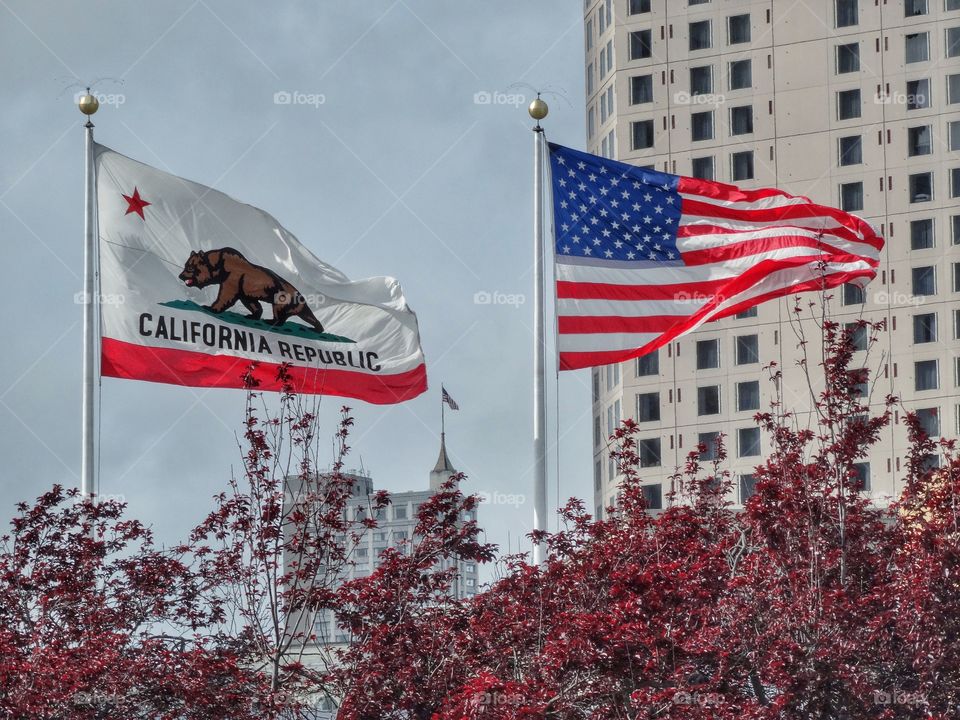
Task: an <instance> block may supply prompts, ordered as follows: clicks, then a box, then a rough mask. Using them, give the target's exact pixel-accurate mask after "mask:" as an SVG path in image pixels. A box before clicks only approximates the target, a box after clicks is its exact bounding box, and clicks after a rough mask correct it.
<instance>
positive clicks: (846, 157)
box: [840, 135, 863, 166]
mask: <svg viewBox="0 0 960 720" xmlns="http://www.w3.org/2000/svg"><path fill="white" fill-rule="evenodd" d="M862 162H863V142H862V138H861V137H860V136H859V135H850V136H849V137H842V138H840V165H841V166H844V165H859V164H860V163H862Z"/></svg>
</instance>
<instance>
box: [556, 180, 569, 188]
mask: <svg viewBox="0 0 960 720" xmlns="http://www.w3.org/2000/svg"><path fill="white" fill-rule="evenodd" d="M557 185H559V186H560V187H566V186H567V181H566V180H564V179H563V178H560V179H559V180H557Z"/></svg>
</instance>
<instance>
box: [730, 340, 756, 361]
mask: <svg viewBox="0 0 960 720" xmlns="http://www.w3.org/2000/svg"><path fill="white" fill-rule="evenodd" d="M734 356H735V362H736V364H737V365H750V364H752V363H757V362H760V349H759V346H758V344H757V336H756V335H740V336H738V337H737V338H736V340H735V344H734Z"/></svg>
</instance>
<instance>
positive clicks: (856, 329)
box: [844, 322, 867, 351]
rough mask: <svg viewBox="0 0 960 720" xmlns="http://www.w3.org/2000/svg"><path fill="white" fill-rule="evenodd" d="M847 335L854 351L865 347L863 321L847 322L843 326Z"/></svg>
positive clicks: (865, 339) (865, 330)
mask: <svg viewBox="0 0 960 720" xmlns="http://www.w3.org/2000/svg"><path fill="white" fill-rule="evenodd" d="M844 330H846V333H847V337H849V338H850V344H851V345H852V346H853V349H854V350H856V351H861V350H866V349H867V326H866V325H864V324H863V323H855V322H854V323H847V324H846V325H845V326H844Z"/></svg>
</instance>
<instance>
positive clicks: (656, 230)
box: [653, 225, 660, 233]
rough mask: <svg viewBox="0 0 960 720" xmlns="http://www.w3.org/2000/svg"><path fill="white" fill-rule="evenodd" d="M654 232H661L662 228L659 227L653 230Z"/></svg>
mask: <svg viewBox="0 0 960 720" xmlns="http://www.w3.org/2000/svg"><path fill="white" fill-rule="evenodd" d="M653 231H654V232H655V233H658V232H660V226H659V225H657V226H656V227H655V228H654V229H653Z"/></svg>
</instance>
